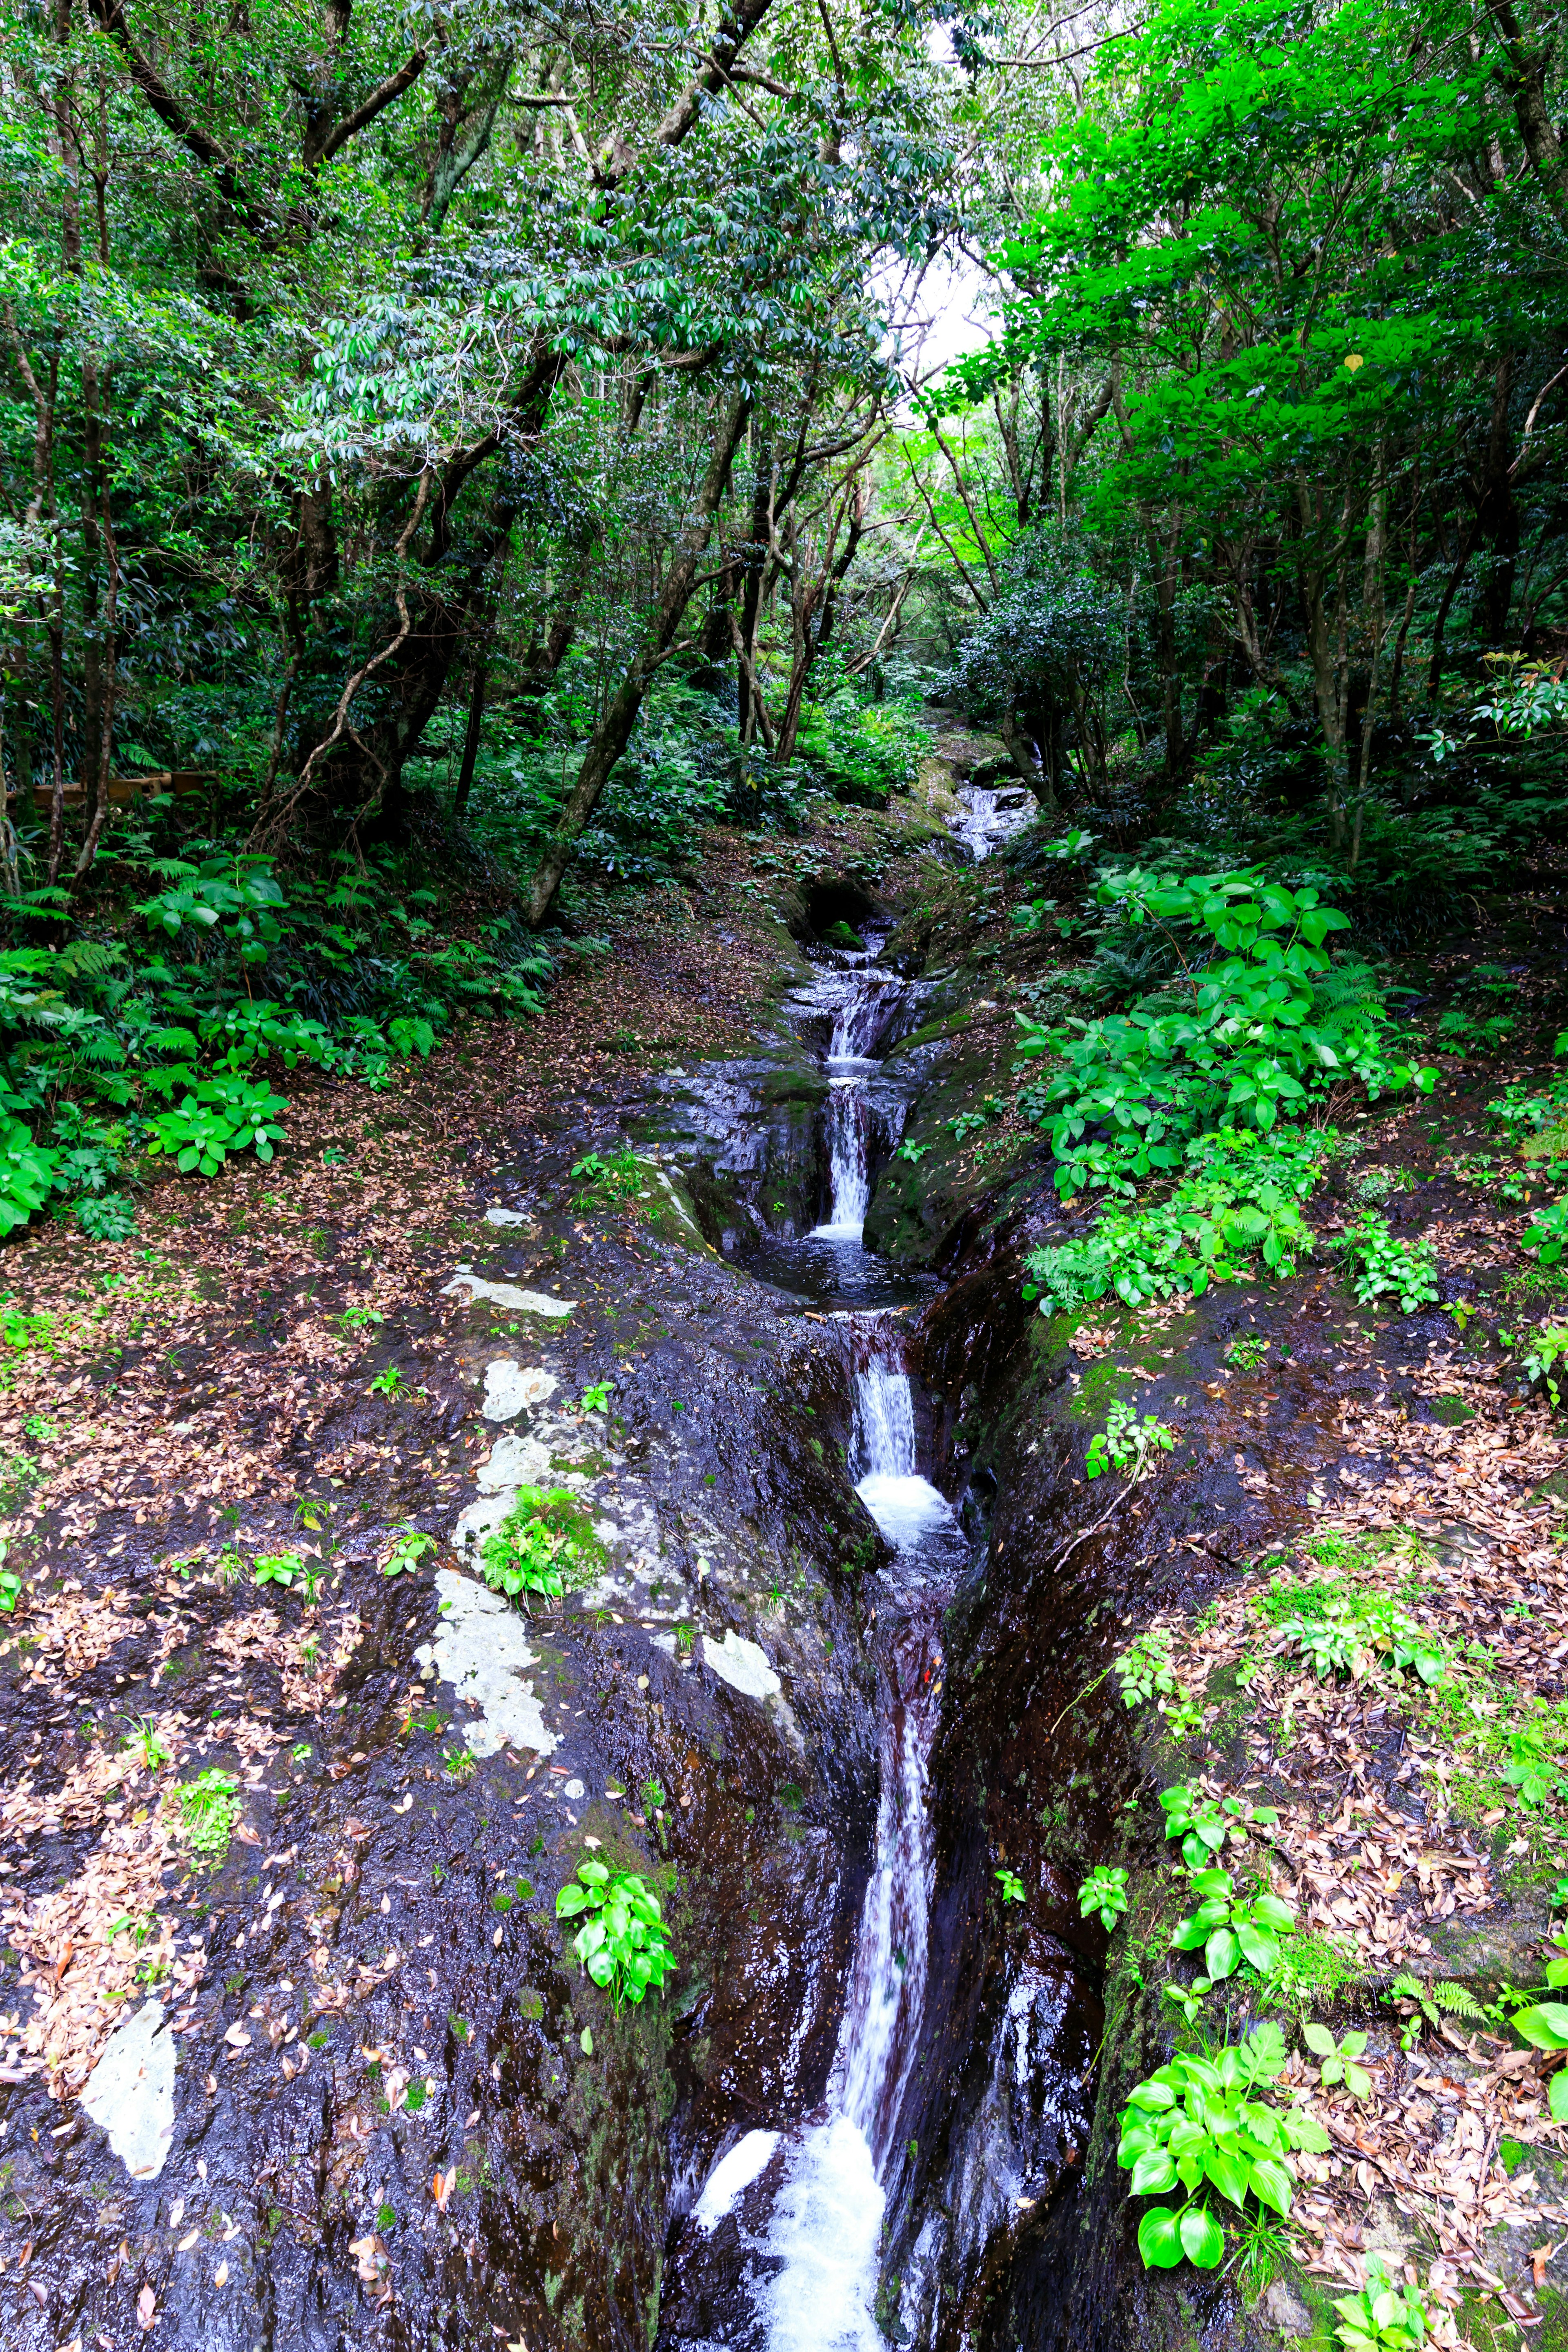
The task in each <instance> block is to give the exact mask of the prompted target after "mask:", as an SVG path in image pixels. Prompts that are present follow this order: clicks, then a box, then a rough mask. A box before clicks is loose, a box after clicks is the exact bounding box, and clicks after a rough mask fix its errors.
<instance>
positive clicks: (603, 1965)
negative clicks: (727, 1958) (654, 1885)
mask: <svg viewBox="0 0 1568 2352" xmlns="http://www.w3.org/2000/svg"><path fill="white" fill-rule="evenodd" d="M584 1912H586V1913H588V1915H589V1916H588V1917H587V1918H586V1919H584V1924H583V1926H582V1927H580V1928H579V1929H578V1930H577V1933H576V1935H575V1937H574V1938H573V1942H572V1949H573V1950H574V1953H575V1954H576V1956H577V1958H578V1960H579V1962H580V1963H581V1965H582V1967H583V1968H584V1969H585V1970H586V1971H587V1973H588V1975H589V1976H590V1977H591V1978H592V1979H593V1980H594V1982H595V1984H596V1985H599V1986H602V1987H604V1988H605V1990H607V1991H608V1992H609V1995H610V1999H611V2001H612V2003H613V2004H614V2006H615V2008H616V2011H620V2010H621V2009H622V2008H623V2007H624V2006H625V2004H626V2002H627V2001H628V2000H629V2001H634V2002H635V2001H640V2000H642V1999H643V1997H644V1995H645V1994H646V1993H647V1989H648V1987H649V1985H653V1986H655V1987H656V1988H661V1987H662V1986H663V1983H664V1980H665V1978H666V1977H667V1976H668V1975H669V1973H670V1972H671V1970H672V1969H674V1967H675V1954H674V1952H673V1951H672V1950H671V1949H670V1946H669V1938H668V1935H667V1934H666V1932H665V1927H664V1915H663V1913H662V1912H661V1911H660V1909H659V1906H658V1896H657V1895H653V1894H651V1893H650V1892H649V1890H648V1888H647V1885H646V1884H645V1883H644V1881H643V1880H642V1879H641V1878H639V1877H638V1876H637V1874H636V1872H635V1871H630V1870H616V1871H612V1870H609V1869H606V1867H605V1864H603V1863H602V1862H595V1861H588V1862H580V1863H579V1864H578V1865H577V1878H576V1882H575V1883H574V1882H573V1881H572V1880H571V1879H568V1880H567V1882H566V1885H564V1886H563V1887H562V1889H561V1891H560V1893H559V1894H558V1895H556V1897H555V1916H556V1917H557V1918H558V1919H576V1918H579V1917H581V1916H582V1915H583V1914H584Z"/></svg>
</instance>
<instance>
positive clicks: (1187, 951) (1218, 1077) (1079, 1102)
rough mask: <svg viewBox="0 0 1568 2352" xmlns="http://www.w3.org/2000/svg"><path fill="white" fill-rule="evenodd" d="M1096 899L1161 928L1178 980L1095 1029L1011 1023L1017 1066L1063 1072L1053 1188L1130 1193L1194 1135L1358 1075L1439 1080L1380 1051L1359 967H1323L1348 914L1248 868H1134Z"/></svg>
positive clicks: (1375, 1013)
mask: <svg viewBox="0 0 1568 2352" xmlns="http://www.w3.org/2000/svg"><path fill="white" fill-rule="evenodd" d="M1097 896H1098V897H1099V898H1100V901H1101V903H1102V904H1105V905H1108V906H1115V907H1116V908H1119V909H1120V911H1121V913H1122V914H1123V916H1124V917H1125V919H1126V920H1127V922H1128V923H1129V924H1130V925H1131V927H1133V928H1134V929H1136V928H1139V927H1141V926H1142V925H1143V924H1146V923H1154V924H1157V925H1159V926H1160V928H1161V929H1162V930H1163V932H1164V933H1165V935H1166V936H1167V937H1168V938H1169V939H1170V940H1172V942H1173V946H1174V950H1175V953H1176V956H1177V959H1178V961H1179V962H1180V965H1181V968H1182V974H1183V977H1182V981H1181V982H1180V984H1179V985H1178V986H1177V987H1175V988H1174V989H1173V990H1171V991H1163V992H1158V993H1156V994H1155V995H1153V996H1151V997H1148V998H1146V999H1144V1000H1143V1001H1142V1002H1141V1003H1139V1004H1137V1005H1135V1006H1134V1007H1133V1009H1132V1010H1131V1012H1130V1013H1112V1014H1107V1015H1105V1016H1103V1017H1102V1018H1100V1019H1099V1020H1095V1021H1088V1022H1085V1021H1073V1022H1071V1023H1069V1024H1068V1025H1067V1026H1066V1027H1058V1028H1048V1027H1047V1026H1046V1025H1045V1024H1041V1023H1039V1022H1037V1021H1033V1020H1031V1019H1030V1018H1029V1017H1028V1016H1026V1014H1023V1013H1017V1014H1016V1015H1015V1018H1016V1021H1017V1023H1018V1026H1019V1029H1020V1031H1021V1033H1022V1034H1021V1036H1020V1040H1019V1048H1018V1050H1019V1052H1020V1054H1021V1055H1023V1056H1024V1057H1025V1058H1026V1059H1028V1058H1030V1057H1032V1056H1037V1055H1047V1054H1048V1055H1057V1056H1059V1057H1060V1058H1061V1060H1062V1061H1063V1062H1064V1063H1065V1065H1066V1066H1065V1068H1064V1069H1063V1070H1062V1072H1061V1074H1060V1076H1058V1077H1056V1078H1053V1079H1051V1080H1050V1081H1049V1082H1048V1083H1047V1086H1046V1087H1045V1089H1044V1095H1043V1103H1044V1108H1045V1114H1046V1116H1047V1117H1048V1118H1049V1119H1050V1122H1051V1147H1052V1150H1054V1152H1055V1153H1056V1157H1057V1163H1058V1164H1057V1180H1056V1181H1057V1187H1058V1191H1059V1192H1063V1193H1072V1192H1079V1191H1081V1190H1082V1189H1083V1188H1084V1187H1086V1186H1106V1185H1109V1186H1110V1187H1111V1188H1112V1189H1113V1190H1115V1191H1117V1192H1122V1193H1128V1192H1131V1190H1132V1187H1133V1185H1134V1183H1135V1182H1136V1181H1142V1180H1143V1179H1144V1178H1146V1177H1148V1176H1150V1175H1152V1174H1154V1173H1156V1172H1158V1171H1172V1170H1173V1169H1175V1168H1176V1167H1177V1166H1179V1165H1180V1162H1181V1160H1182V1157H1183V1148H1184V1144H1185V1142H1186V1141H1187V1139H1190V1138H1191V1137H1193V1136H1194V1135H1198V1134H1207V1133H1212V1132H1213V1131H1214V1130H1215V1129H1219V1128H1221V1127H1249V1128H1256V1129H1260V1130H1262V1131H1265V1132H1267V1131H1268V1129H1272V1128H1273V1127H1274V1125H1275V1123H1276V1121H1277V1119H1278V1118H1279V1117H1280V1116H1281V1114H1283V1115H1284V1116H1286V1117H1288V1118H1289V1117H1295V1116H1299V1115H1300V1112H1302V1111H1303V1110H1305V1109H1307V1108H1309V1106H1310V1103H1311V1101H1312V1100H1313V1099H1314V1097H1321V1095H1322V1094H1323V1093H1324V1092H1325V1091H1326V1090H1327V1088H1328V1087H1330V1086H1331V1085H1333V1084H1335V1083H1343V1082H1345V1081H1347V1080H1353V1081H1355V1082H1356V1083H1357V1084H1358V1085H1359V1086H1360V1087H1363V1088H1364V1089H1365V1091H1366V1092H1367V1094H1368V1095H1370V1096H1373V1097H1375V1096H1377V1095H1379V1094H1381V1093H1384V1092H1387V1091H1390V1090H1392V1089H1397V1088H1399V1087H1405V1086H1409V1085H1412V1084H1417V1085H1420V1086H1423V1087H1428V1088H1429V1087H1430V1086H1431V1084H1433V1083H1435V1079H1436V1073H1435V1072H1429V1071H1421V1072H1418V1071H1416V1070H1415V1069H1414V1068H1412V1067H1411V1066H1409V1065H1408V1064H1407V1063H1405V1062H1404V1061H1403V1060H1401V1059H1400V1058H1399V1057H1398V1056H1397V1055H1390V1053H1389V1052H1388V1051H1387V1050H1386V1049H1385V1032H1386V1030H1387V1027H1388V1021H1389V1016H1388V1013H1387V1011H1386V1008H1385V1007H1384V1003H1383V1000H1382V998H1381V996H1380V995H1379V993H1378V992H1377V989H1376V986H1375V984H1374V982H1373V978H1372V975H1371V973H1370V971H1368V970H1367V968H1366V967H1364V966H1352V967H1341V968H1340V969H1338V970H1335V969H1334V967H1332V966H1331V961H1330V958H1329V955H1328V953H1327V950H1325V948H1324V946H1323V941H1324V940H1326V939H1327V938H1328V936H1329V934H1330V933H1331V931H1334V930H1342V929H1345V928H1346V923H1347V919H1346V917H1345V916H1343V915H1342V914H1340V913H1338V912H1337V911H1336V910H1335V909H1334V908H1329V907H1325V906H1323V905H1321V903H1320V894H1319V893H1318V891H1317V890H1316V889H1313V888H1310V887H1309V888H1303V889H1301V890H1300V891H1291V890H1288V889H1286V888H1284V887H1282V886H1280V885H1278V884H1274V883H1268V882H1264V881H1263V880H1262V879H1261V878H1260V877H1258V875H1256V874H1251V873H1232V874H1215V875H1199V876H1194V877H1192V878H1191V879H1190V880H1188V881H1186V882H1183V883H1180V884H1176V885H1171V884H1168V883H1165V882H1163V881H1161V880H1160V879H1158V878H1157V877H1154V876H1152V875H1150V874H1146V873H1144V872H1142V871H1141V870H1140V869H1139V868H1138V867H1136V866H1133V867H1132V868H1131V869H1130V870H1129V871H1127V872H1125V873H1122V874H1118V875H1113V876H1110V877H1107V878H1106V879H1105V880H1102V881H1101V883H1100V887H1099V891H1098V893H1097ZM1100 1129H1109V1131H1110V1132H1109V1137H1108V1138H1104V1137H1102V1136H1101V1135H1100V1132H1099V1130H1100Z"/></svg>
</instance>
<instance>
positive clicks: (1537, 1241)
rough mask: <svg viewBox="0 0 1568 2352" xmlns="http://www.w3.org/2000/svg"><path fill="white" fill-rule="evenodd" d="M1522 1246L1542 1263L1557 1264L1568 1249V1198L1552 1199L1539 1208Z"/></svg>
mask: <svg viewBox="0 0 1568 2352" xmlns="http://www.w3.org/2000/svg"><path fill="white" fill-rule="evenodd" d="M1522 1246H1523V1247H1524V1248H1525V1249H1526V1250H1527V1251H1528V1252H1529V1253H1530V1255H1531V1257H1533V1258H1536V1259H1537V1260H1538V1261H1539V1262H1540V1264H1541V1265H1556V1263H1557V1261H1558V1259H1559V1258H1560V1257H1561V1256H1562V1255H1563V1251H1564V1249H1568V1200H1563V1201H1551V1202H1548V1203H1547V1205H1546V1206H1545V1207H1544V1208H1543V1209H1537V1211H1536V1212H1535V1215H1534V1218H1533V1220H1532V1222H1531V1224H1530V1225H1529V1226H1528V1228H1527V1229H1526V1232H1525V1234H1524V1239H1523V1244H1522Z"/></svg>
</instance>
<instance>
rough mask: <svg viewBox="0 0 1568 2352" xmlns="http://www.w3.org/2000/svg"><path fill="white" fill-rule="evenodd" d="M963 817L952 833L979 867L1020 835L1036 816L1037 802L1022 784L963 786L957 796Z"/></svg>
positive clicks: (954, 826)
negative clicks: (1014, 837)
mask: <svg viewBox="0 0 1568 2352" xmlns="http://www.w3.org/2000/svg"><path fill="white" fill-rule="evenodd" d="M955 797H956V799H957V801H958V804H959V808H960V810H961V812H962V814H960V815H959V816H957V817H956V818H955V819H954V820H953V825H952V830H953V833H954V834H955V835H956V836H957V838H958V839H959V840H960V841H962V842H963V845H964V847H965V848H966V849H967V850H968V852H969V854H970V856H972V857H973V860H974V862H975V864H976V865H977V866H978V865H979V864H980V863H981V861H982V860H983V859H984V858H987V857H989V856H992V854H993V853H994V851H996V850H998V849H1000V848H1001V847H1002V845H1003V844H1004V842H1007V841H1011V839H1012V837H1013V835H1015V834H1016V833H1021V832H1022V831H1023V829H1024V827H1025V826H1026V824H1028V822H1029V819H1030V818H1031V817H1032V816H1033V815H1034V814H1035V803H1034V802H1033V800H1032V799H1031V798H1030V796H1029V794H1028V793H1026V791H1025V789H1024V787H1023V785H1022V784H1003V785H1001V786H1000V787H997V788H994V789H988V788H987V787H986V786H985V785H984V784H960V785H959V787H958V790H957V793H956V795H955Z"/></svg>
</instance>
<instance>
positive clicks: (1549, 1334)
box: [1524, 1323, 1568, 1407]
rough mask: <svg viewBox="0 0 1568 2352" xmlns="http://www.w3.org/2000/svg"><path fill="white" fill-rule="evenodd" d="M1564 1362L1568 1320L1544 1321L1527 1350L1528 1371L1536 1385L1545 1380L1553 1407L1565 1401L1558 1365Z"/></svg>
mask: <svg viewBox="0 0 1568 2352" xmlns="http://www.w3.org/2000/svg"><path fill="white" fill-rule="evenodd" d="M1564 1362H1568V1323H1543V1324H1542V1326H1541V1328H1540V1329H1539V1330H1538V1331H1536V1332H1535V1333H1533V1334H1532V1336H1531V1342H1530V1345H1529V1347H1528V1348H1527V1349H1526V1350H1525V1356H1524V1372H1525V1378H1526V1379H1527V1380H1528V1381H1530V1383H1531V1386H1532V1387H1533V1386H1534V1385H1535V1383H1536V1382H1537V1381H1539V1382H1540V1383H1541V1385H1542V1388H1544V1390H1545V1391H1546V1393H1547V1395H1548V1396H1549V1397H1550V1398H1551V1400H1552V1405H1553V1407H1556V1406H1557V1405H1560V1404H1561V1403H1562V1402H1563V1391H1562V1388H1561V1386H1560V1384H1559V1376H1558V1368H1559V1367H1560V1366H1561V1365H1562V1364H1563V1363H1564ZM1565 1377H1568V1376H1565Z"/></svg>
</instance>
